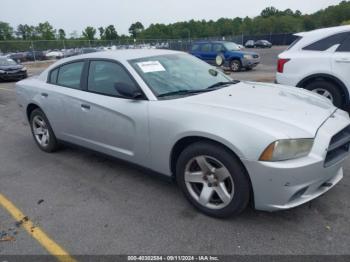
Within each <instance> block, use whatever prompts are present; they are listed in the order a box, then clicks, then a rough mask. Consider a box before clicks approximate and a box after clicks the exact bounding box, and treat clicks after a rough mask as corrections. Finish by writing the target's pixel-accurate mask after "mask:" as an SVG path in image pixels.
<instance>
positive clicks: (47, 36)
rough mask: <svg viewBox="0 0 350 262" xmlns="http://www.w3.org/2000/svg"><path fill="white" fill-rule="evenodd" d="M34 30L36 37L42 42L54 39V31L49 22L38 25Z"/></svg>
mask: <svg viewBox="0 0 350 262" xmlns="http://www.w3.org/2000/svg"><path fill="white" fill-rule="evenodd" d="M35 30H36V33H37V35H38V37H39V38H40V39H42V40H53V39H55V34H56V30H54V29H53V27H52V25H50V23H49V22H44V23H39V25H38V26H37V27H36V28H35Z"/></svg>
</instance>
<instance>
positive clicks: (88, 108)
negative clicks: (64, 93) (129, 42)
mask: <svg viewBox="0 0 350 262" xmlns="http://www.w3.org/2000/svg"><path fill="white" fill-rule="evenodd" d="M81 108H83V109H87V110H90V108H91V107H90V106H89V105H86V104H81Z"/></svg>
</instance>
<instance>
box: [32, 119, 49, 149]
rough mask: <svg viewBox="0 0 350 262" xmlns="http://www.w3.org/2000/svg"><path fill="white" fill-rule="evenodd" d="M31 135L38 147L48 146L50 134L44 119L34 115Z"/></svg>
mask: <svg viewBox="0 0 350 262" xmlns="http://www.w3.org/2000/svg"><path fill="white" fill-rule="evenodd" d="M32 128H33V133H34V137H35V139H36V141H37V142H38V143H39V145H40V146H42V147H46V146H47V145H48V144H49V139H50V133H49V129H48V127H47V124H46V123H45V121H44V119H43V118H42V117H41V116H39V115H36V116H34V118H33V121H32Z"/></svg>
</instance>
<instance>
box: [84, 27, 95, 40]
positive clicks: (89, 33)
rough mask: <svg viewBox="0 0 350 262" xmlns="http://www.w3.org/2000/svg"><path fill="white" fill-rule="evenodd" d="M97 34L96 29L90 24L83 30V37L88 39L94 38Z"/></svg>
mask: <svg viewBox="0 0 350 262" xmlns="http://www.w3.org/2000/svg"><path fill="white" fill-rule="evenodd" d="M95 35H96V29H95V28H93V27H92V26H88V27H86V28H85V30H84V31H83V37H84V38H85V39H87V40H94V39H95Z"/></svg>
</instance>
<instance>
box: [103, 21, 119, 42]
mask: <svg viewBox="0 0 350 262" xmlns="http://www.w3.org/2000/svg"><path fill="white" fill-rule="evenodd" d="M104 35H105V39H106V40H116V39H117V38H118V33H117V31H116V30H115V27H114V25H109V26H107V27H106V28H105V31H104Z"/></svg>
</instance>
